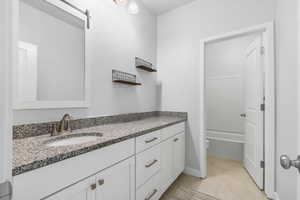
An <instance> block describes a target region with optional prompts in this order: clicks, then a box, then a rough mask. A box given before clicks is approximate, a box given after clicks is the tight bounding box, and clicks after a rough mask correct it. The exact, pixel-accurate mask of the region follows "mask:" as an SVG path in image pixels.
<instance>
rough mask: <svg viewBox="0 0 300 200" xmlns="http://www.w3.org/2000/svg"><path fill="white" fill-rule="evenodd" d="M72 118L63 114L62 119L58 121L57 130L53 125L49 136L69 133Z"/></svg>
mask: <svg viewBox="0 0 300 200" xmlns="http://www.w3.org/2000/svg"><path fill="white" fill-rule="evenodd" d="M71 120H72V117H71V115H70V114H65V115H64V116H63V118H62V119H61V120H60V122H59V125H58V128H57V127H56V124H54V125H53V131H52V134H51V136H58V135H62V134H64V133H71V132H72V129H71V123H70V121H71Z"/></svg>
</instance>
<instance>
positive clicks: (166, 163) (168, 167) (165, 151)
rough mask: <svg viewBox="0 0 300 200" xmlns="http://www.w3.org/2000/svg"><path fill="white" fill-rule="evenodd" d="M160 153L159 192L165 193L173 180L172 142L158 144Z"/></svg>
mask: <svg viewBox="0 0 300 200" xmlns="http://www.w3.org/2000/svg"><path fill="white" fill-rule="evenodd" d="M160 148H161V150H160V152H161V191H162V192H165V191H166V190H167V189H168V187H169V186H170V185H171V184H172V182H173V181H174V180H173V158H172V157H173V140H172V139H168V140H166V141H164V142H162V143H161V144H160Z"/></svg>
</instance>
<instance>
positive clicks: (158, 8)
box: [141, 0, 194, 15]
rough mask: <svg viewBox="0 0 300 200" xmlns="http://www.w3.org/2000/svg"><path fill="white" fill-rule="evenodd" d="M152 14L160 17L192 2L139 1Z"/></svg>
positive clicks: (174, 0) (180, 0) (166, 0)
mask: <svg viewBox="0 0 300 200" xmlns="http://www.w3.org/2000/svg"><path fill="white" fill-rule="evenodd" d="M141 1H143V3H144V4H145V6H146V7H147V8H148V9H149V10H150V11H151V12H153V13H154V14H157V15H160V14H162V13H164V12H167V11H170V10H172V9H175V8H177V7H180V6H182V5H184V4H187V3H190V2H192V1H194V0H141Z"/></svg>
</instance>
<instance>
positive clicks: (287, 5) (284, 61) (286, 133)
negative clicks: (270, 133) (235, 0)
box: [276, 0, 299, 200]
mask: <svg viewBox="0 0 300 200" xmlns="http://www.w3.org/2000/svg"><path fill="white" fill-rule="evenodd" d="M297 26H299V25H298V22H297V0H289V1H282V0H276V46H277V48H276V56H277V59H276V62H277V69H276V72H277V76H276V80H277V83H276V87H277V102H276V104H277V106H276V107H277V113H276V115H277V119H276V122H277V124H276V129H277V130H276V132H277V138H276V141H277V152H276V182H277V184H276V185H277V186H276V187H277V188H276V190H277V193H278V195H279V197H280V200H296V199H297V197H296V195H297V193H296V192H297V182H296V181H297V176H298V175H299V174H298V172H297V171H296V170H295V169H291V170H288V171H287V170H284V169H282V167H281V166H280V164H279V157H280V155H283V154H287V155H289V156H290V157H291V158H292V159H295V158H296V157H297V106H298V104H297V80H299V77H298V76H297V35H298V34H299V33H298V32H297ZM298 37H299V36H298ZM298 187H299V186H298ZM298 198H299V197H298Z"/></svg>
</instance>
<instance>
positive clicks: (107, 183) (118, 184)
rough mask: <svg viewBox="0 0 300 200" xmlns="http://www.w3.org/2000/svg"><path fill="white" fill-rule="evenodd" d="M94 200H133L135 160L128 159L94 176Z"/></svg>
mask: <svg viewBox="0 0 300 200" xmlns="http://www.w3.org/2000/svg"><path fill="white" fill-rule="evenodd" d="M96 183H97V189H96V199H95V200H134V199H135V160H134V158H130V159H128V160H126V161H123V162H121V163H119V164H117V165H115V166H113V167H110V168H108V169H106V170H104V171H103V172H100V173H99V174H98V175H97V176H96Z"/></svg>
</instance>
